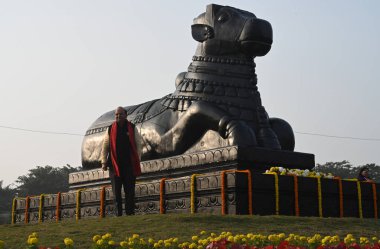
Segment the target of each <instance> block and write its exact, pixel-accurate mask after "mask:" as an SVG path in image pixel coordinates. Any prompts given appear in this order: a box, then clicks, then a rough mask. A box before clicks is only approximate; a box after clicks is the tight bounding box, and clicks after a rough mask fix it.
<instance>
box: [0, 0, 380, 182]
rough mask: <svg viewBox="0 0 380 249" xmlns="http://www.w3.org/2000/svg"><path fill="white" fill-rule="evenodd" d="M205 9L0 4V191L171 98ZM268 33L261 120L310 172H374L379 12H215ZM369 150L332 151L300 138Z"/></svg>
mask: <svg viewBox="0 0 380 249" xmlns="http://www.w3.org/2000/svg"><path fill="white" fill-rule="evenodd" d="M210 3H212V2H209V1H198V0H197V1H178V0H172V1H116V0H115V1H114V0H107V1H96V0H65V1H55V0H46V1H39V0H35V1H29V0H25V1H18V0H12V1H7V0H0V110H1V112H0V114H1V115H0V126H1V127H0V151H1V154H0V155H1V163H0V169H1V171H0V172H1V173H0V180H4V185H8V184H10V183H12V182H14V181H15V180H16V179H17V177H18V176H20V175H24V174H26V173H27V172H28V170H29V169H31V168H34V167H36V166H37V165H39V166H45V165H51V166H56V167H58V166H63V165H66V164H70V165H71V166H79V165H80V150H81V143H82V137H81V136H74V135H51V134H43V133H32V132H26V131H20V130H12V129H7V128H4V127H15V128H22V129H31V130H40V131H52V132H63V133H74V134H84V133H85V132H86V130H87V128H88V127H89V126H90V125H91V123H92V122H93V121H95V119H96V118H98V117H99V116H100V115H101V114H103V113H105V112H107V111H110V110H112V109H114V108H115V107H116V106H119V105H123V106H127V105H133V104H138V103H142V102H145V101H148V100H151V99H156V98H161V97H162V96H164V95H166V94H168V93H171V92H173V91H174V89H175V87H174V80H175V77H176V76H177V74H178V73H179V72H182V71H186V70H187V67H188V65H189V64H190V62H191V57H192V55H193V54H194V51H195V48H196V42H195V41H194V40H193V39H192V37H191V29H190V25H191V24H192V20H193V18H194V17H196V16H198V15H199V14H200V13H202V12H204V11H205V9H206V5H207V4H210ZM214 3H216V4H221V5H230V6H233V7H237V8H240V9H244V10H248V11H250V12H253V13H254V14H255V15H256V16H257V17H259V18H262V19H265V20H268V21H269V22H270V23H271V24H272V27H273V33H274V43H273V46H272V50H271V52H269V53H268V54H267V55H266V56H265V57H261V58H257V59H256V64H257V68H256V73H257V75H258V80H259V81H258V87H259V91H260V93H261V97H262V101H263V105H264V106H265V108H266V110H267V112H268V114H269V116H271V117H281V118H283V119H285V120H287V121H288V122H289V123H290V124H291V125H292V127H293V129H294V131H295V132H296V134H295V135H296V151H301V152H308V153H314V154H315V156H316V162H317V163H325V162H327V161H341V160H348V161H350V162H351V163H352V164H354V165H360V164H365V163H376V164H380V153H379V146H380V115H379V113H380V105H379V97H380V93H379V92H380V87H379V83H380V76H379V75H380V74H379V70H380V67H379V66H380V63H379V58H380V49H379V44H380V32H379V26H380V15H379V11H380V1H378V0H372V1H371V0H364V1H354V0H339V1H338V0H332V1H327V0H325V1H304V0H298V1H296V0H294V1H292V0H281V1H273V0H265V1H264V0H260V1H259V0H256V1H255V0H247V1H215V2H214ZM300 133H317V134H326V135H332V136H343V137H356V138H369V139H373V140H372V141H370V140H367V141H366V140H355V139H338V138H331V137H330V138H329V137H319V136H311V135H304V134H300Z"/></svg>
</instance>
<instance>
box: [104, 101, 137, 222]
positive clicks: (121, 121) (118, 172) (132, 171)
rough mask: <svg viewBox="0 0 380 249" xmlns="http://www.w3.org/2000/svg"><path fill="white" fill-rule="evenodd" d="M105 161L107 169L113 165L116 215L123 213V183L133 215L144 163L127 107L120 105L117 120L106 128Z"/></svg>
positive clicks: (112, 181)
mask: <svg viewBox="0 0 380 249" xmlns="http://www.w3.org/2000/svg"><path fill="white" fill-rule="evenodd" d="M101 163H102V169H103V170H107V169H108V168H110V178H111V184H112V191H113V195H114V201H115V204H116V205H115V206H116V209H117V210H116V211H117V213H116V215H117V216H121V215H122V214H123V199H122V196H121V187H122V186H123V188H124V193H125V212H126V214H127V215H133V214H134V212H135V184H136V177H137V176H139V175H141V167H140V159H139V155H138V153H137V148H136V142H135V135H134V125H133V124H132V123H131V122H129V121H128V120H127V111H126V110H125V109H124V108H123V107H120V106H119V107H117V108H116V110H115V122H113V123H112V125H110V126H109V127H108V129H107V131H106V134H105V138H104V142H103V150H102V155H101Z"/></svg>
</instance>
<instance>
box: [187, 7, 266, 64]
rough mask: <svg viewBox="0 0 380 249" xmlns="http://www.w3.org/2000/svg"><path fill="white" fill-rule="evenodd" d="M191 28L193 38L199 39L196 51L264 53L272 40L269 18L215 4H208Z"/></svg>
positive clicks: (248, 54) (204, 52) (202, 52)
mask: <svg viewBox="0 0 380 249" xmlns="http://www.w3.org/2000/svg"><path fill="white" fill-rule="evenodd" d="M191 29H192V36H193V38H194V39H195V40H196V41H198V42H200V44H199V46H198V49H197V54H198V55H214V56H224V55H244V56H252V57H255V56H264V55H266V54H267V53H268V52H269V50H270V49H271V45H272V41H273V39H272V38H273V34H272V27H271V25H270V23H269V22H267V21H265V20H262V19H258V18H256V16H255V15H254V14H252V13H250V12H247V11H244V10H240V9H236V8H233V7H229V6H220V5H216V4H210V5H208V6H207V9H206V12H205V13H202V14H201V15H199V16H198V17H197V18H195V19H194V24H193V25H192V26H191Z"/></svg>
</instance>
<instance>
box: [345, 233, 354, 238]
mask: <svg viewBox="0 0 380 249" xmlns="http://www.w3.org/2000/svg"><path fill="white" fill-rule="evenodd" d="M353 237H354V236H353V235H352V234H350V233H349V234H347V235H346V238H353Z"/></svg>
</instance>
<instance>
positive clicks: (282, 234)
mask: <svg viewBox="0 0 380 249" xmlns="http://www.w3.org/2000/svg"><path fill="white" fill-rule="evenodd" d="M278 237H279V238H280V240H283V239H285V237H286V235H285V233H280V234H279V235H278Z"/></svg>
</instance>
